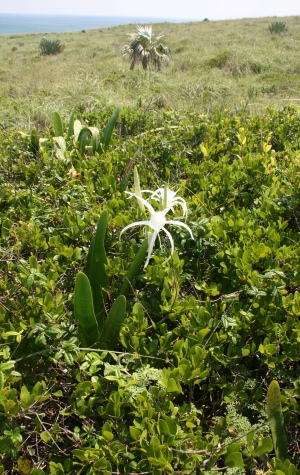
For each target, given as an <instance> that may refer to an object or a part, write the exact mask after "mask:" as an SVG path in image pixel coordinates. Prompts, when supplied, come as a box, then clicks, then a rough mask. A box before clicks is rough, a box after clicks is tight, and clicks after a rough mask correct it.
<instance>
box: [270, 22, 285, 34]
mask: <svg viewBox="0 0 300 475" xmlns="http://www.w3.org/2000/svg"><path fill="white" fill-rule="evenodd" d="M268 30H269V32H270V33H271V34H272V35H273V34H275V35H280V34H282V33H286V32H287V31H288V26H287V24H286V23H285V22H284V21H274V22H273V23H271V24H270V25H269V27H268Z"/></svg>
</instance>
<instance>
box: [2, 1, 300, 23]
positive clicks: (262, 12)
mask: <svg viewBox="0 0 300 475" xmlns="http://www.w3.org/2000/svg"><path fill="white" fill-rule="evenodd" d="M0 13H51V14H68V15H70V14H74V15H97V16H128V17H130V16H132V17H138V16H143V17H156V18H180V19H191V20H203V19H204V18H209V19H210V20H221V19H233V18H251V17H265V16H278V17H282V16H294V15H300V1H299V0H183V1H182V0H150V1H142V0H109V1H107V0H84V1H82V0H51V1H43V0H9V1H6V0H0Z"/></svg>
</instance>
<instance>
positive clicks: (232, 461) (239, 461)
mask: <svg viewBox="0 0 300 475" xmlns="http://www.w3.org/2000/svg"><path fill="white" fill-rule="evenodd" d="M225 465H227V466H228V467H234V468H241V469H243V468H244V461H243V457H242V454H241V453H240V452H232V453H231V454H229V455H228V456H227V457H226V458H225Z"/></svg>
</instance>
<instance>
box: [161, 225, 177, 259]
mask: <svg viewBox="0 0 300 475" xmlns="http://www.w3.org/2000/svg"><path fill="white" fill-rule="evenodd" d="M163 231H164V232H165V233H166V235H167V236H168V238H169V240H170V243H171V255H172V254H173V252H174V241H173V238H172V235H171V233H170V232H169V231H167V230H166V228H163Z"/></svg>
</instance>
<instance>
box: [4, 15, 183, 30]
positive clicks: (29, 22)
mask: <svg viewBox="0 0 300 475" xmlns="http://www.w3.org/2000/svg"><path fill="white" fill-rule="evenodd" d="M165 21H167V22H171V23H182V22H184V21H188V20H184V19H182V20H180V19H178V18H176V19H174V18H173V19H172V18H145V17H144V18H143V17H118V16H115V17H101V16H80V15H76V16H75V15H28V14H26V15H25V14H7V13H0V35H9V34H18V33H66V32H70V31H82V30H89V29H93V28H102V27H107V26H117V25H127V24H129V23H141V24H144V23H163V22H165Z"/></svg>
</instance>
